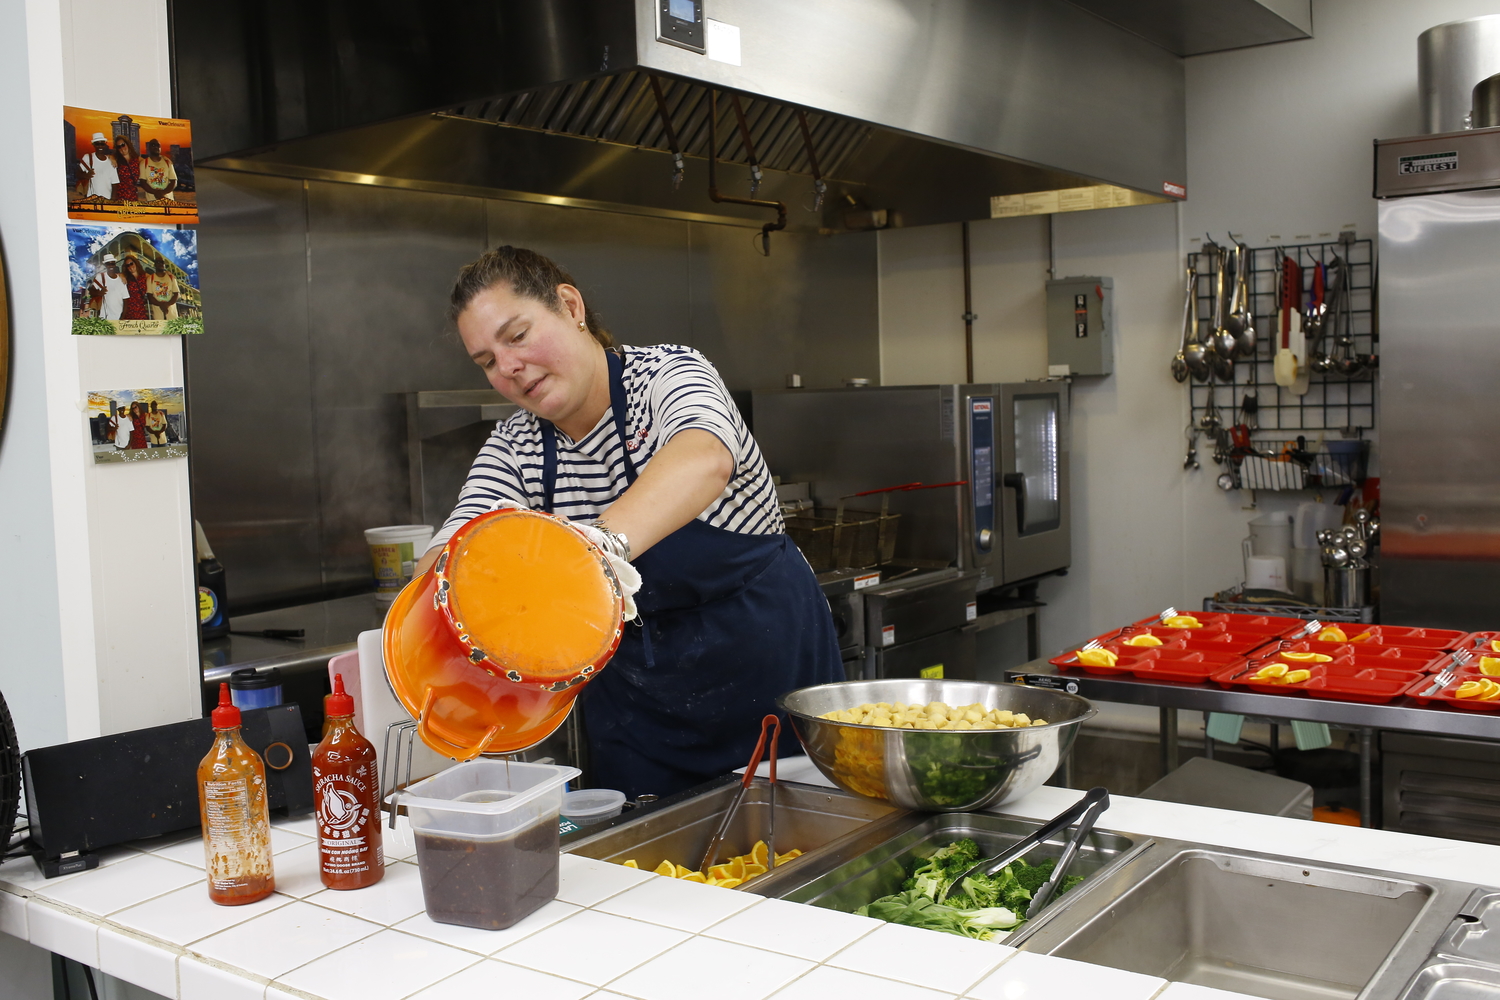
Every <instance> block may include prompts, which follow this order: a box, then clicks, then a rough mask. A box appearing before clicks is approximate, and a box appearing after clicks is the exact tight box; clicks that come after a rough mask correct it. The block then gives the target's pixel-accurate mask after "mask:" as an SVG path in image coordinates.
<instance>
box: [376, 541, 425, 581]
mask: <svg viewBox="0 0 1500 1000" xmlns="http://www.w3.org/2000/svg"><path fill="white" fill-rule="evenodd" d="M370 565H371V568H373V569H374V570H375V590H376V592H377V593H381V594H395V593H398V592H399V591H400V590H401V588H402V587H404V586H406V584H407V582H408V581H410V580H411V576H412V568H413V567H414V566H415V565H416V557H415V556H414V555H413V554H412V544H411V542H400V543H398V544H394V545H371V546H370Z"/></svg>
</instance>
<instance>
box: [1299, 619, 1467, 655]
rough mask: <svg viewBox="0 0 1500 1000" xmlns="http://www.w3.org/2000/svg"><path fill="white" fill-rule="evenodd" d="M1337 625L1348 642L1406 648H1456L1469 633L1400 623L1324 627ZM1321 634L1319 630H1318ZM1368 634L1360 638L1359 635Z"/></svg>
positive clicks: (1342, 624)
mask: <svg viewBox="0 0 1500 1000" xmlns="http://www.w3.org/2000/svg"><path fill="white" fill-rule="evenodd" d="M1335 625H1337V626H1338V627H1339V628H1341V629H1343V630H1344V634H1345V635H1347V636H1348V637H1349V640H1350V642H1354V641H1355V640H1359V642H1358V643H1356V645H1362V644H1363V643H1366V642H1373V643H1378V644H1380V645H1382V646H1405V647H1407V648H1408V649H1436V650H1442V649H1458V648H1460V647H1461V646H1462V644H1463V642H1464V640H1465V639H1467V638H1468V637H1469V635H1470V633H1468V632H1458V631H1455V630H1454V629H1447V628H1407V627H1405V626H1402V625H1356V624H1354V623H1353V622H1329V623H1328V624H1327V625H1325V626H1324V628H1332V627H1333V626H1335ZM1320 634H1321V630H1320ZM1365 635H1367V636H1369V638H1368V639H1360V638H1359V637H1360V636H1365Z"/></svg>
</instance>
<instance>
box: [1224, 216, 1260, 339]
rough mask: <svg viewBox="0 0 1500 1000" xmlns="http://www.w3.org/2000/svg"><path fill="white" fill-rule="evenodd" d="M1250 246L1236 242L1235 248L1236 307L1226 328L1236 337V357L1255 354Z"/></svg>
mask: <svg viewBox="0 0 1500 1000" xmlns="http://www.w3.org/2000/svg"><path fill="white" fill-rule="evenodd" d="M1251 259H1252V258H1251V251H1250V248H1249V247H1247V246H1245V244H1243V243H1236V244H1235V248H1234V285H1235V302H1236V304H1237V307H1236V309H1235V310H1234V311H1233V312H1232V313H1231V314H1230V316H1229V319H1228V321H1227V322H1226V323H1225V328H1226V329H1227V330H1228V331H1229V333H1230V334H1231V335H1232V336H1233V337H1234V353H1235V356H1236V357H1241V358H1248V357H1251V356H1253V355H1254V354H1255V315H1254V307H1253V306H1252V304H1251V302H1250V275H1249V272H1250V262H1251Z"/></svg>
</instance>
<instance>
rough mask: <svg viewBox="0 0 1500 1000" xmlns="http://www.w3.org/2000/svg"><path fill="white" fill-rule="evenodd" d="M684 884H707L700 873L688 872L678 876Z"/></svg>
mask: <svg viewBox="0 0 1500 1000" xmlns="http://www.w3.org/2000/svg"><path fill="white" fill-rule="evenodd" d="M678 877H679V878H681V879H682V880H683V881H684V882H707V881H708V879H707V878H706V877H705V876H704V874H703V873H702V872H688V873H687V874H686V875H681V876H678Z"/></svg>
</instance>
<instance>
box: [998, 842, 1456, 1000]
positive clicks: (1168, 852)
mask: <svg viewBox="0 0 1500 1000" xmlns="http://www.w3.org/2000/svg"><path fill="white" fill-rule="evenodd" d="M1471 890H1472V886H1468V885H1461V884H1458V883H1452V882H1447V881H1444V880H1439V879H1415V878H1408V877H1405V876H1400V875H1394V874H1391V873H1387V872H1377V871H1370V870H1365V869H1359V868H1350V867H1343V866H1338V865H1327V864H1319V863H1313V862H1308V861H1301V860H1297V859H1295V858H1282V857H1275V856H1272V855H1264V854H1256V853H1254V852H1248V851H1228V850H1220V849H1217V848H1210V847H1204V846H1201V845H1194V844H1185V843H1180V842H1159V843H1157V844H1155V845H1153V847H1152V848H1151V849H1150V850H1148V851H1146V852H1144V853H1143V854H1142V855H1141V856H1139V857H1138V858H1135V859H1133V860H1132V861H1131V862H1130V863H1127V864H1125V865H1123V866H1121V867H1120V868H1119V869H1118V870H1117V871H1115V872H1113V873H1110V875H1108V876H1107V877H1105V878H1103V879H1100V880H1099V881H1098V882H1097V883H1095V884H1090V885H1085V886H1081V887H1080V891H1079V892H1077V893H1076V894H1075V895H1073V896H1069V897H1068V899H1067V900H1066V902H1067V905H1066V906H1065V907H1061V908H1059V912H1058V913H1057V914H1055V915H1054V916H1053V918H1052V919H1050V920H1048V921H1047V922H1046V923H1045V924H1043V925H1041V926H1039V927H1037V928H1035V929H1034V931H1033V932H1032V933H1031V934H1030V935H1029V936H1028V939H1027V940H1026V941H1025V942H1024V944H1022V947H1023V948H1025V949H1026V950H1028V951H1039V952H1043V953H1046V954H1050V955H1057V956H1059V957H1061V958H1072V959H1077V960H1078V961H1082V962H1092V963H1095V964H1097V965H1107V966H1111V967H1113V968H1117V969H1124V970H1126V971H1129V972H1140V973H1144V974H1146V975H1151V976H1160V977H1162V978H1164V979H1167V980H1170V981H1174V982H1186V983H1195V984H1198V985H1200V986H1210V987H1215V988H1218V989H1223V990H1231V991H1234V992H1238V993H1248V994H1250V995H1252V996H1258V997H1267V998H1271V1000H1336V998H1354V997H1362V998H1374V997H1394V996H1395V995H1397V994H1398V993H1399V992H1400V990H1401V987H1402V986H1403V984H1405V983H1406V982H1407V981H1408V980H1409V979H1410V978H1411V976H1412V975H1413V974H1414V973H1415V972H1416V970H1417V969H1418V968H1419V967H1420V966H1421V964H1422V961H1423V958H1424V957H1425V955H1426V953H1427V951H1428V949H1429V947H1430V946H1431V944H1432V943H1433V942H1434V941H1435V940H1436V939H1437V937H1438V935H1439V934H1440V933H1442V931H1443V930H1444V928H1446V927H1447V926H1448V925H1449V924H1450V923H1451V921H1452V920H1453V918H1454V916H1455V914H1456V913H1457V912H1458V909H1459V908H1460V907H1461V906H1462V904H1463V902H1464V899H1465V897H1467V896H1468V895H1469V893H1470V891H1471Z"/></svg>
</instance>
